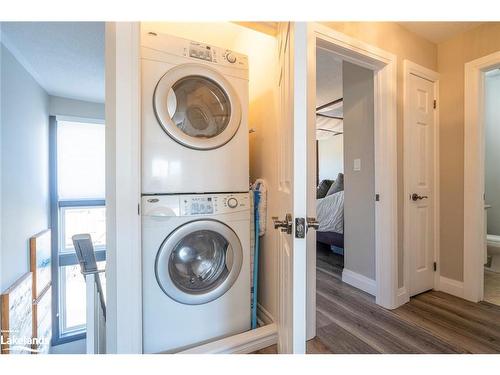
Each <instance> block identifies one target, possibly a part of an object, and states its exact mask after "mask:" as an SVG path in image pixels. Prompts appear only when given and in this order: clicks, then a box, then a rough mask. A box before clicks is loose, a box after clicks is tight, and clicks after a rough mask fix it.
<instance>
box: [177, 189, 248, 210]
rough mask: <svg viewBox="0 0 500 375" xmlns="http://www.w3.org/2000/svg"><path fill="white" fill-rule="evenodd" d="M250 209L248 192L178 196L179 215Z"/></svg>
mask: <svg viewBox="0 0 500 375" xmlns="http://www.w3.org/2000/svg"><path fill="white" fill-rule="evenodd" d="M248 209H250V199H249V195H248V193H236V194H213V195H212V194H200V195H183V196H181V197H180V215H181V216H201V215H215V214H223V213H230V212H235V211H243V210H248Z"/></svg>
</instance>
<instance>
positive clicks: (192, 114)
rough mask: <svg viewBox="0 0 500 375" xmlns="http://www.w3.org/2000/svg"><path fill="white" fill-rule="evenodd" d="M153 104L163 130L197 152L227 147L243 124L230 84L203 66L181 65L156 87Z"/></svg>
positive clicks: (235, 96) (164, 77)
mask: <svg viewBox="0 0 500 375" xmlns="http://www.w3.org/2000/svg"><path fill="white" fill-rule="evenodd" d="M153 103H154V109H155V113H156V117H157V119H158V121H159V123H160V125H161V126H162V128H163V130H165V132H166V133H167V134H168V135H169V136H170V137H171V138H172V139H174V140H175V141H176V142H178V143H180V144H182V145H184V146H187V147H190V148H194V149H199V150H208V149H214V148H217V147H220V146H222V145H224V144H226V143H227V142H229V141H230V140H231V138H232V137H233V136H234V135H235V134H236V131H237V130H238V127H239V125H240V121H241V108H240V104H239V101H238V99H237V95H236V93H235V91H234V90H233V88H232V87H231V85H230V84H229V82H228V81H227V80H226V79H225V78H224V77H223V76H222V75H220V74H219V73H217V72H216V71H214V70H212V69H210V68H208V67H205V66H201V65H194V64H188V65H182V66H179V67H177V68H174V69H172V70H170V71H169V72H167V73H166V74H165V75H164V76H163V77H162V78H161V79H160V81H159V82H158V85H157V86H156V89H155V93H154V101H153Z"/></svg>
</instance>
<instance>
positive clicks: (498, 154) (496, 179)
mask: <svg viewBox="0 0 500 375" xmlns="http://www.w3.org/2000/svg"><path fill="white" fill-rule="evenodd" d="M492 73H494V74H491V73H490V74H487V76H486V85H485V89H486V98H485V122H486V160H485V166H486V171H485V172H486V173H485V183H486V187H485V193H486V203H487V204H490V205H491V208H489V209H488V211H487V215H488V219H487V224H488V234H495V235H500V168H498V162H499V161H500V104H499V103H500V71H498V70H496V71H494V72H492Z"/></svg>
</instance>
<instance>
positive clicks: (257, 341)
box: [178, 323, 278, 354]
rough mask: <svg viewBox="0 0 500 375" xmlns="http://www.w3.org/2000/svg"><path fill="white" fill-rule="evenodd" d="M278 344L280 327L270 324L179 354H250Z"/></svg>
mask: <svg viewBox="0 0 500 375" xmlns="http://www.w3.org/2000/svg"><path fill="white" fill-rule="evenodd" d="M276 343H278V327H277V325H276V324H274V323H273V324H269V325H267V326H264V327H259V328H257V329H253V330H250V331H247V332H243V333H240V334H239V335H234V336H230V337H226V338H224V339H221V340H217V341H213V342H210V343H207V344H203V345H199V346H196V347H194V348H190V349H187V350H183V351H181V352H178V353H179V354H248V353H253V352H255V351H257V350H260V349H264V348H267V347H268V346H271V345H274V344H276Z"/></svg>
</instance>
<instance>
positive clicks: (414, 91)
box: [406, 74, 435, 296]
mask: <svg viewBox="0 0 500 375" xmlns="http://www.w3.org/2000/svg"><path fill="white" fill-rule="evenodd" d="M408 85H409V91H408V99H409V105H408V106H407V107H406V110H408V111H409V113H408V116H409V123H408V127H407V128H406V131H408V132H409V134H408V138H407V139H409V143H408V144H407V147H408V153H407V155H408V158H409V160H408V161H409V163H408V165H407V168H409V171H408V172H409V173H407V176H408V178H409V185H408V187H409V191H408V196H407V197H406V199H408V200H409V205H408V206H407V207H408V210H409V213H408V216H407V217H408V219H409V225H408V228H409V233H407V235H408V236H409V242H408V246H409V253H410V270H409V272H410V275H409V278H410V280H409V281H410V296H413V295H415V294H418V293H422V292H425V291H426V290H429V289H432V288H433V287H434V272H435V271H434V260H435V258H434V246H435V245H434V236H435V233H434V231H435V226H434V219H435V217H434V204H435V192H434V176H435V155H434V154H435V144H434V142H435V136H434V135H435V129H434V126H435V117H434V110H435V109H434V103H435V102H434V99H435V84H434V82H431V81H429V80H427V79H425V78H421V77H418V76H416V75H414V74H410V75H409V81H408Z"/></svg>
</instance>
